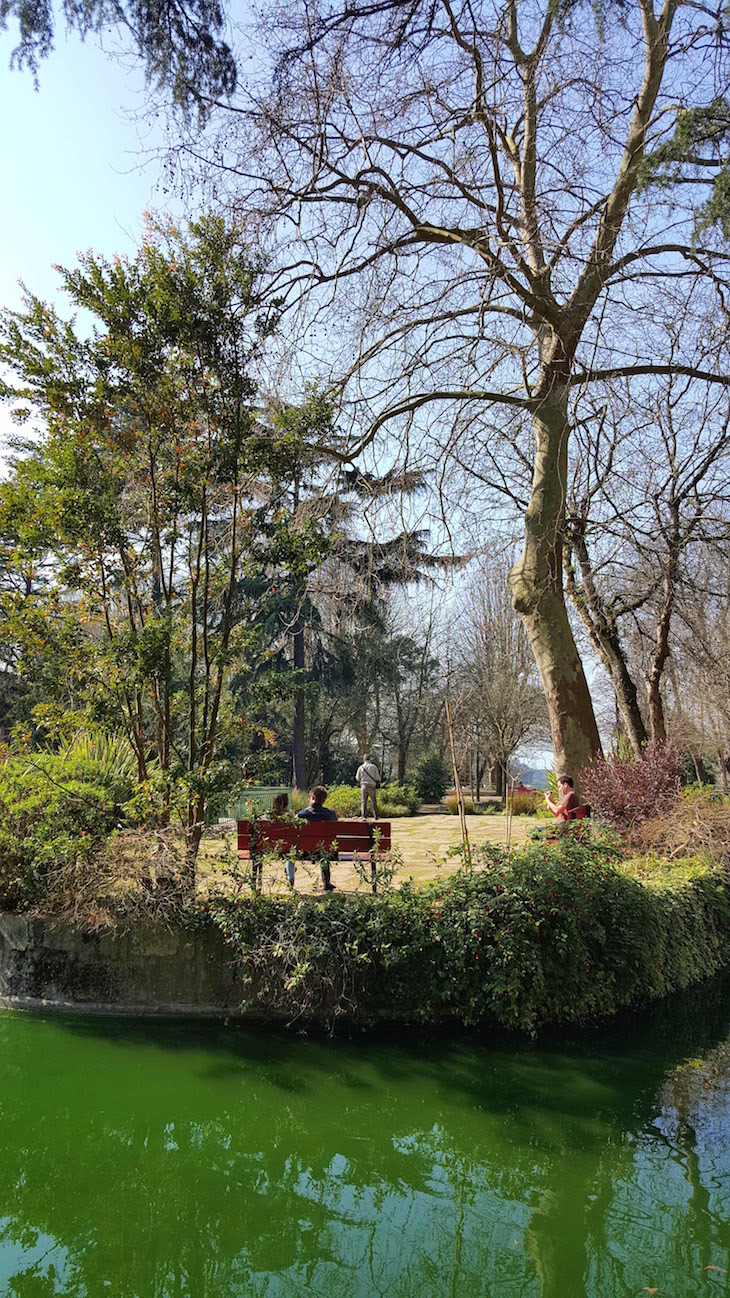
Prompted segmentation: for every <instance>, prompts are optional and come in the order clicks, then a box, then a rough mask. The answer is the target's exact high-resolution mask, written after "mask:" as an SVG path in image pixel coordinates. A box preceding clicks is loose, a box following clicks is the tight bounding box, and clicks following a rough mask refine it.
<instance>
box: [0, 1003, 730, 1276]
mask: <svg viewBox="0 0 730 1298" xmlns="http://www.w3.org/2000/svg"><path fill="white" fill-rule="evenodd" d="M729 1037H730V996H729V995H728V989H727V988H725V989H724V990H723V989H722V988H718V986H717V985H711V986H709V987H707V988H704V989H702V990H701V991H700V992H699V994H697V995H695V996H694V997H693V998H690V999H688V1000H684V1001H679V1002H675V1003H673V1004H672V1005H669V1006H666V1007H664V1009H662V1010H659V1011H657V1012H656V1013H654V1014H653V1015H651V1016H649V1017H647V1018H645V1019H643V1020H641V1021H637V1022H634V1023H633V1024H632V1025H630V1026H629V1027H624V1028H623V1029H622V1030H620V1031H619V1030H616V1029H612V1030H611V1031H610V1032H609V1033H608V1034H606V1033H605V1032H603V1033H600V1034H599V1033H597V1032H593V1033H590V1034H588V1035H587V1036H586V1035H585V1034H583V1035H576V1037H575V1039H574V1040H573V1041H572V1042H571V1041H565V1040H564V1041H562V1042H561V1043H560V1044H555V1043H554V1044H552V1045H549V1046H546V1045H530V1044H525V1043H522V1044H520V1043H517V1044H515V1043H513V1042H506V1041H504V1040H502V1041H500V1042H498V1043H494V1042H492V1043H491V1044H489V1043H487V1042H484V1041H482V1042H478V1041H469V1040H466V1041H465V1040H464V1039H461V1040H453V1039H452V1040H447V1039H444V1038H437V1039H433V1038H423V1039H418V1040H413V1039H410V1040H409V1039H408V1038H407V1037H406V1036H405V1035H403V1034H402V1035H401V1036H400V1037H399V1038H395V1039H390V1040H383V1039H380V1040H378V1041H372V1040H368V1039H360V1040H357V1041H339V1040H334V1041H325V1042H322V1041H316V1040H309V1039H307V1038H305V1037H301V1036H285V1035H271V1034H266V1033H261V1032H253V1031H248V1030H243V1029H234V1028H224V1027H222V1026H221V1027H204V1028H201V1027H195V1026H192V1025H181V1024H159V1023H139V1022H134V1023H131V1022H125V1021H120V1020H117V1021H109V1020H106V1021H105V1020H89V1019H83V1020H81V1019H75V1018H65V1019H59V1018H46V1019H43V1018H37V1017H30V1016H23V1015H18V1014H13V1013H6V1014H0V1294H2V1295H13V1296H15V1295H17V1296H18V1298H50V1296H51V1295H55V1294H63V1295H74V1298H77V1296H78V1298H97V1296H99V1295H114V1296H115V1298H163V1296H164V1298H168V1296H169V1298H188V1296H189V1298H214V1296H215V1298H219V1296H220V1298H223V1296H224V1295H225V1296H226V1298H228V1296H229V1295H230V1296H231V1298H233V1296H234V1295H235V1296H236V1298H237V1296H238V1295H256V1296H258V1295H261V1296H263V1295H266V1298H279V1296H280V1295H281V1296H282V1298H283V1296H284V1295H286V1296H287V1298H289V1296H291V1298H295V1296H298V1295H304V1294H306V1295H312V1298H335V1296H336V1298H349V1296H352V1298H375V1295H378V1296H380V1295H388V1298H451V1296H454V1298H476V1296H477V1295H479V1296H480V1298H488V1296H493V1298H518V1295H519V1298H533V1296H535V1298H537V1295H545V1296H549V1298H582V1295H591V1298H593V1296H594V1295H595V1296H596V1298H623V1295H642V1294H645V1293H647V1292H656V1293H657V1294H658V1295H660V1298H661V1296H662V1295H667V1296H668V1298H697V1296H698V1295H704V1294H708V1295H713V1294H714V1295H716V1294H723V1295H725V1294H728V1293H730V1222H729V1219H730V1100H729V1084H730V1043H729V1040H728V1038H729Z"/></svg>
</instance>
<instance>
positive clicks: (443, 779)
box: [413, 754, 449, 802]
mask: <svg viewBox="0 0 730 1298" xmlns="http://www.w3.org/2000/svg"><path fill="white" fill-rule="evenodd" d="M448 784H449V773H448V771H447V770H446V767H445V766H444V764H443V762H442V761H441V758H440V757H436V756H435V755H428V754H427V755H426V756H425V757H422V758H421V760H420V761H419V763H418V765H417V766H416V769H415V771H414V772H413V786H414V788H415V790H416V793H417V794H418V796H419V798H420V799H421V802H440V801H441V799H442V798H443V796H444V794H445V792H446V790H447V788H448Z"/></svg>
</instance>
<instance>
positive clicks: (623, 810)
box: [581, 743, 682, 829]
mask: <svg viewBox="0 0 730 1298" xmlns="http://www.w3.org/2000/svg"><path fill="white" fill-rule="evenodd" d="M681 770H682V754H681V753H680V751H679V749H678V748H676V747H675V745H674V744H672V743H666V744H660V745H654V744H652V745H650V746H649V747H648V748H646V749H645V750H644V752H643V753H642V754H641V756H640V757H634V756H631V757H608V758H606V757H596V758H595V759H594V760H593V761H592V762H591V763H590V765H589V766H586V767H585V768H584V770H583V771H582V772H581V784H582V786H583V790H584V793H585V801H586V802H589V803H590V804H591V807H592V808H593V814H594V816H597V817H598V818H599V819H600V820H605V821H606V822H607V823H608V824H609V825H615V826H616V828H617V829H630V828H632V827H633V826H635V825H639V824H641V823H642V822H643V821H645V820H649V819H650V818H651V817H653V816H657V815H659V814H660V813H661V812H662V811H664V810H666V808H667V807H668V806H670V804H671V803H672V802H674V801H675V800H676V799H677V798H678V797H679V796H680V774H681Z"/></svg>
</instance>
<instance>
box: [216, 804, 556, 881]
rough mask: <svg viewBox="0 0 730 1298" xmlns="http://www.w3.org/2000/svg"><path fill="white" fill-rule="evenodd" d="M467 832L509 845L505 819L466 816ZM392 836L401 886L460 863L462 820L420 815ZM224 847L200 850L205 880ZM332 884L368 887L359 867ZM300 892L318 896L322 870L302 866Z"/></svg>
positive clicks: (523, 826)
mask: <svg viewBox="0 0 730 1298" xmlns="http://www.w3.org/2000/svg"><path fill="white" fill-rule="evenodd" d="M466 822H467V832H468V834H469V841H470V843H472V844H474V845H476V844H478V843H504V841H505V834H506V820H505V817H504V816H501V815H500V816H467V817H466ZM535 823H536V822H535V820H534V818H533V817H530V816H520V817H515V819H514V820H513V821H512V841H513V842H519V841H521V840H522V839H524V838H525V837H526V835H527V834H528V832H529V830H530V829H531V828H532V827H533V826H534V825H535ZM391 835H392V841H393V846H394V848H397V850H398V852H399V853H400V855H401V856H402V858H403V864H402V866H400V867H399V869H398V872H397V874H396V882H398V881H403V880H405V879H408V878H412V879H414V880H416V881H417V882H419V883H424V882H425V881H426V880H428V879H433V878H436V877H437V876H438V875H439V874H441V873H442V872H444V871H447V872H448V871H449V870H452V869H454V867H455V864H456V863H455V862H454V861H453V860H450V859H449V858H448V856H447V853H448V850H449V848H450V847H455V846H457V845H458V844H459V843H460V842H461V831H460V828H459V818H458V816H448V815H447V816H444V815H426V816H424V815H420V816H409V817H403V818H402V819H398V820H392V821H391ZM225 850H226V847H225V844H224V843H215V842H208V843H206V844H205V845H204V847H201V862H200V864H201V874H202V875H203V876H205V875H206V874H208V873H209V872H211V871H212V870H217V868H219V863H220V861H221V859H222V858H223V856H224V854H225ZM228 850H229V851H231V850H235V841H234V839H233V837H231V838H230V839H229V840H228ZM332 882H333V883H334V884H335V886H336V887H337V888H341V889H344V890H345V891H348V892H349V891H354V889H355V888H356V887H358V886H360V887H363V886H364V885H363V883H362V881H361V880H360V879H359V878H358V875H357V873H356V871H355V869H354V867H353V866H352V865H351V864H350V863H349V862H345V863H343V864H342V865H340V864H334V865H333V866H332ZM264 886H265V888H276V889H277V890H278V889H279V888H284V887H285V886H286V885H285V883H284V868H283V866H282V867H281V870H280V871H278V870H277V871H271V872H269V877H268V878H267V877H266V874H265V877H264ZM296 887H297V892H316V891H319V888H320V878H319V870H318V869H317V868H316V866H314V865H312V864H310V863H307V862H300V863H299V864H298V866H297V878H296Z"/></svg>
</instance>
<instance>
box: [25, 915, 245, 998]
mask: <svg viewBox="0 0 730 1298" xmlns="http://www.w3.org/2000/svg"><path fill="white" fill-rule="evenodd" d="M0 1006H2V1007H3V1008H6V1009H37V1010H62V1011H64V1012H71V1011H79V1012H83V1013H90V1014H93V1013H96V1014H130V1015H132V1014H133V1015H154V1016H163V1015H164V1016H181V1015H184V1016H186V1017H203V1018H211V1017H220V1016H222V1017H229V1016H231V1015H235V1016H239V1015H241V994H240V989H239V987H238V986H237V980H236V975H235V970H234V968H233V965H232V961H231V956H230V952H229V950H228V948H227V946H226V944H225V941H224V939H223V936H222V934H221V933H220V932H219V930H218V929H217V928H215V926H214V925H212V924H211V925H206V926H205V927H204V928H201V929H196V930H188V929H153V928H151V927H146V926H141V925H135V926H134V927H131V928H127V929H120V930H116V931H113V932H102V933H99V934H95V933H87V932H84V931H82V930H79V929H76V928H73V927H72V926H71V925H68V924H59V923H56V922H53V923H50V922H47V921H44V920H41V919H29V918H28V916H26V915H12V914H0Z"/></svg>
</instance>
